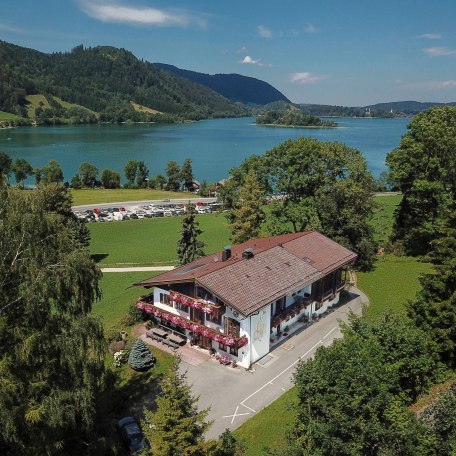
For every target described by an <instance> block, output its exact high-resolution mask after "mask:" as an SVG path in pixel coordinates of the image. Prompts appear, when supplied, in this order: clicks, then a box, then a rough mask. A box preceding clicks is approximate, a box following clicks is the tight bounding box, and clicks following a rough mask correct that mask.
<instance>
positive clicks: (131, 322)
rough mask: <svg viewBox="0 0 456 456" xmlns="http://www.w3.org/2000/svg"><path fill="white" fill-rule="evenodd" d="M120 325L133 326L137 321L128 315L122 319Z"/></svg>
mask: <svg viewBox="0 0 456 456" xmlns="http://www.w3.org/2000/svg"><path fill="white" fill-rule="evenodd" d="M120 323H121V325H122V326H133V325H134V324H135V323H136V320H135V319H134V318H133V317H132V316H131V315H129V314H127V315H124V316H123V317H122V318H121V319H120Z"/></svg>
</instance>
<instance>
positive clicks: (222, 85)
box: [154, 63, 290, 105]
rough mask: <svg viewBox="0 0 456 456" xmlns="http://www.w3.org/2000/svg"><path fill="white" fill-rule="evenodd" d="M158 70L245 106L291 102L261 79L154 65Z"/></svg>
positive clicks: (163, 64)
mask: <svg viewBox="0 0 456 456" xmlns="http://www.w3.org/2000/svg"><path fill="white" fill-rule="evenodd" d="M154 65H155V66H156V67H157V68H161V69H162V70H165V71H168V72H170V73H172V74H175V75H177V76H181V77H183V78H186V79H188V80H190V81H192V82H196V83H198V84H202V85H204V86H206V87H209V88H211V89H212V90H215V91H216V92H218V93H219V94H220V95H223V96H224V97H225V98H228V100H231V101H233V102H240V103H245V104H256V105H264V104H267V103H272V102H274V101H286V102H288V103H290V100H288V98H287V97H286V96H285V95H284V94H283V93H281V92H279V91H278V90H277V89H275V88H274V87H273V86H272V85H271V84H268V83H267V82H264V81H261V80H259V79H255V78H251V77H248V76H242V75H240V74H213V75H211V74H205V73H198V72H196V71H190V70H183V69H181V68H177V67H175V66H173V65H167V64H165V63H154Z"/></svg>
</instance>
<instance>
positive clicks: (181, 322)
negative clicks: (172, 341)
mask: <svg viewBox="0 0 456 456" xmlns="http://www.w3.org/2000/svg"><path fill="white" fill-rule="evenodd" d="M187 298H188V297H187ZM190 299H192V300H193V301H199V300H196V299H194V298H190ZM136 307H137V308H138V309H141V310H144V312H146V313H148V314H151V315H154V316H155V317H158V318H161V319H163V320H165V321H168V322H170V323H172V324H174V325H176V326H179V327H180V328H184V329H187V330H188V331H191V332H193V333H195V334H200V335H202V336H204V337H208V338H209V339H212V340H215V341H216V342H219V343H221V344H224V345H227V346H229V347H234V348H241V347H243V346H244V345H246V344H247V343H248V339H247V337H245V336H242V337H233V336H231V335H229V334H225V333H223V332H220V331H216V330H215V329H212V328H208V327H207V326H204V325H202V324H200V323H198V322H196V321H193V320H190V319H189V318H185V317H181V316H179V315H176V314H174V313H172V312H168V311H166V310H163V309H160V308H158V307H157V306H155V305H154V303H152V302H150V299H148V298H147V297H141V298H139V299H138V301H137V302H136Z"/></svg>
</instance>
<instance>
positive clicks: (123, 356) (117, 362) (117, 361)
mask: <svg viewBox="0 0 456 456" xmlns="http://www.w3.org/2000/svg"><path fill="white" fill-rule="evenodd" d="M127 360H128V354H127V352H126V351H124V350H120V351H118V352H115V353H114V366H116V367H121V366H122V364H124V363H126V362H127Z"/></svg>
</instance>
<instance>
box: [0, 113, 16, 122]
mask: <svg viewBox="0 0 456 456" xmlns="http://www.w3.org/2000/svg"><path fill="white" fill-rule="evenodd" d="M15 119H19V116H16V114H11V113H10V112H5V111H0V120H15Z"/></svg>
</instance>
